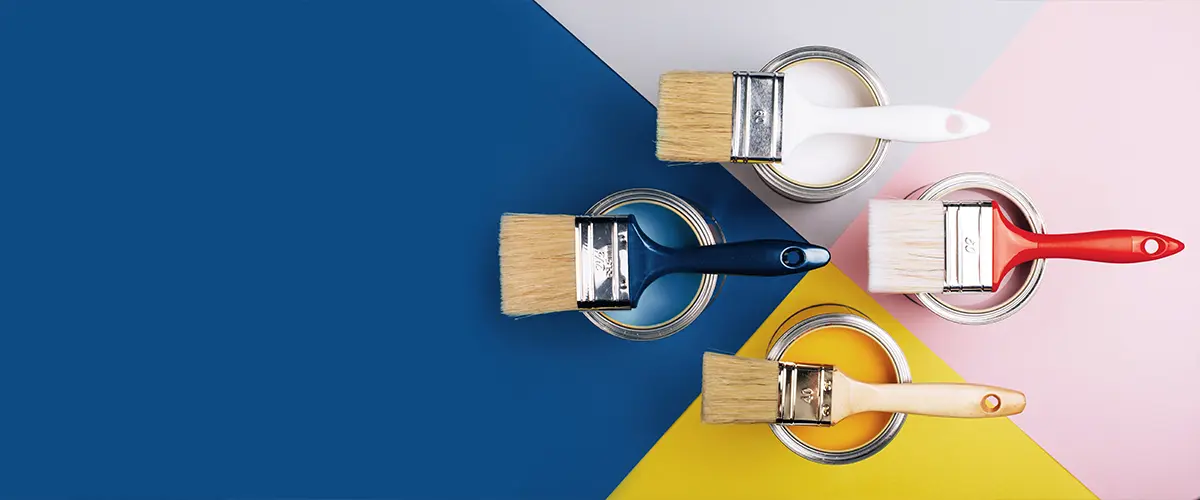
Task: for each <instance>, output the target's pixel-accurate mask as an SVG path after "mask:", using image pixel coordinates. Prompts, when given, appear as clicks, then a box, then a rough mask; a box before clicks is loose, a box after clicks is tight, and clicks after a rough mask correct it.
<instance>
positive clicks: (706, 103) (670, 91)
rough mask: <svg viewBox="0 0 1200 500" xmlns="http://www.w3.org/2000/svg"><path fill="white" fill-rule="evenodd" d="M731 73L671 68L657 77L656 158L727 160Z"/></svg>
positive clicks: (670, 159) (701, 160)
mask: <svg viewBox="0 0 1200 500" xmlns="http://www.w3.org/2000/svg"><path fill="white" fill-rule="evenodd" d="M732 139H733V74H732V73H702V72H695V71H673V72H670V73H665V74H663V75H662V77H660V78H659V80H658V152H657V155H658V159H660V160H663V161H680V162H724V161H729V155H730V149H731V146H730V141H731V140H732Z"/></svg>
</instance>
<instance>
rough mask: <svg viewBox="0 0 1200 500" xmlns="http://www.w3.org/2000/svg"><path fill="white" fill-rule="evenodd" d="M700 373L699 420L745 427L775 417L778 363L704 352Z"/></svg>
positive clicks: (771, 419) (777, 391)
mask: <svg viewBox="0 0 1200 500" xmlns="http://www.w3.org/2000/svg"><path fill="white" fill-rule="evenodd" d="M703 372H704V373H703V377H702V382H701V385H702V387H701V401H700V420H702V421H704V422H706V423H710V424H746V423H760V422H774V421H775V419H776V417H777V416H778V415H779V363H777V362H775V361H769V360H765V359H753V358H743V357H738V356H729V355H725V354H717V353H713V352H706V353H704V368H703Z"/></svg>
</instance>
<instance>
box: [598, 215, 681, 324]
mask: <svg viewBox="0 0 1200 500" xmlns="http://www.w3.org/2000/svg"><path fill="white" fill-rule="evenodd" d="M607 215H632V216H634V218H635V219H636V220H637V225H638V227H639V228H640V229H641V230H642V232H643V233H645V234H646V235H647V236H649V237H650V238H651V239H653V240H654V241H656V242H659V243H661V244H663V245H666V246H669V247H675V248H683V247H694V246H697V245H699V244H700V240H699V239H697V238H696V232H695V230H693V229H692V227H691V226H689V225H688V223H687V221H686V220H684V219H683V218H682V217H680V216H679V214H677V213H675V212H673V211H672V210H671V209H669V208H666V207H664V206H662V205H659V204H655V203H628V204H625V205H622V206H619V207H616V208H614V209H612V210H609V211H608V212H607ZM701 276H702V275H699V274H668V275H666V276H663V277H661V278H659V279H657V280H655V281H654V282H653V283H651V284H650V286H647V287H646V290H645V291H643V292H642V295H641V297H640V298H639V299H638V303H637V307H636V308H633V309H630V310H627V311H607V312H605V313H604V315H605V316H608V317H609V318H612V319H613V320H614V321H617V322H618V323H622V324H625V325H628V326H631V327H640V328H648V327H652V326H656V325H661V324H663V323H666V322H668V321H670V320H671V319H673V318H675V317H676V316H678V315H680V314H682V313H683V311H684V309H687V307H688V305H689V304H691V303H692V301H693V300H695V299H696V296H697V294H698V293H699V291H700V279H701Z"/></svg>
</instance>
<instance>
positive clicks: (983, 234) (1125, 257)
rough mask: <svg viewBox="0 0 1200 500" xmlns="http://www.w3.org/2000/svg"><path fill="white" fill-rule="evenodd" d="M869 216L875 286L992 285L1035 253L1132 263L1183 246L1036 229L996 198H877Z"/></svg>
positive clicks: (984, 288) (956, 288)
mask: <svg viewBox="0 0 1200 500" xmlns="http://www.w3.org/2000/svg"><path fill="white" fill-rule="evenodd" d="M867 218H868V224H867V225H868V230H867V233H868V236H867V237H868V258H869V259H870V265H869V267H870V272H869V275H870V278H869V284H868V288H869V289H870V290H871V291H872V292H875V293H920V292H927V293H940V292H992V291H995V290H997V289H998V288H999V287H1000V282H1001V281H1003V280H1004V276H1005V275H1007V274H1008V272H1009V271H1011V270H1012V269H1013V268H1014V267H1016V266H1017V265H1019V264H1023V263H1025V262H1029V261H1031V260H1034V259H1075V260H1087V261H1094V262H1108V263H1117V264H1128V263H1135V262H1146V261H1151V260H1157V259H1161V258H1164V257H1168V256H1171V255H1174V254H1177V253H1179V252H1180V251H1181V250H1183V243H1182V242H1180V241H1179V240H1176V239H1174V238H1171V237H1169V236H1163V235H1161V234H1157V233H1151V232H1147V231H1135V230H1128V229H1116V230H1107V231H1093V232H1087V233H1075V234H1039V233H1033V232H1030V231H1026V230H1024V229H1021V228H1019V227H1017V226H1016V225H1014V224H1013V223H1012V221H1010V220H1008V217H1006V216H1005V215H1004V213H1003V212H1001V211H1000V207H999V206H997V205H996V203H995V202H993V201H912V200H871V202H870V205H869V207H868V212H867Z"/></svg>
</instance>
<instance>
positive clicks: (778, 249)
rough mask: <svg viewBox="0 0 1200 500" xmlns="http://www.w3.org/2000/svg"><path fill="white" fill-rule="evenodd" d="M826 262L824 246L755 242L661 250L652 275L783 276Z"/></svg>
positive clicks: (774, 241) (796, 242) (826, 254)
mask: <svg viewBox="0 0 1200 500" xmlns="http://www.w3.org/2000/svg"><path fill="white" fill-rule="evenodd" d="M828 263H829V251H828V250H826V249H825V248H823V247H819V246H816V245H810V244H808V243H801V242H798V241H787V240H755V241H743V242H739V243H722V244H719V245H708V246H700V247H690V248H665V247H664V248H661V249H660V251H659V253H658V255H657V256H656V258H655V260H654V261H653V263H652V269H651V270H650V275H651V276H662V275H664V274H671V273H697V274H732V275H740V276H783V275H787V274H795V273H801V272H805V271H810V270H813V269H816V268H819V267H822V266H824V265H825V264H828Z"/></svg>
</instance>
